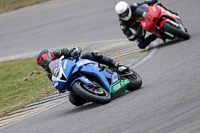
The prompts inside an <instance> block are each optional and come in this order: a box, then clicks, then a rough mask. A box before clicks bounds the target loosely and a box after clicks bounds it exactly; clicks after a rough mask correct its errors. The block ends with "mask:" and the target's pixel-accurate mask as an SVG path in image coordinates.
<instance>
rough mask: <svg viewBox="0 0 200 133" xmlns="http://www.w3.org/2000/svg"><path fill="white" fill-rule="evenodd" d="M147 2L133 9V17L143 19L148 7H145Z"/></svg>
mask: <svg viewBox="0 0 200 133" xmlns="http://www.w3.org/2000/svg"><path fill="white" fill-rule="evenodd" d="M146 5H147V4H142V5H140V6H139V7H138V8H136V10H135V19H136V20H144V19H145V16H146V14H147V12H149V9H148V8H147V7H146Z"/></svg>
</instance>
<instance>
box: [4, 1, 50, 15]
mask: <svg viewBox="0 0 200 133" xmlns="http://www.w3.org/2000/svg"><path fill="white" fill-rule="evenodd" d="M45 1H49V0H0V13H4V12H8V11H12V10H16V9H19V8H22V7H26V6H30V5H34V4H39V3H42V2H45Z"/></svg>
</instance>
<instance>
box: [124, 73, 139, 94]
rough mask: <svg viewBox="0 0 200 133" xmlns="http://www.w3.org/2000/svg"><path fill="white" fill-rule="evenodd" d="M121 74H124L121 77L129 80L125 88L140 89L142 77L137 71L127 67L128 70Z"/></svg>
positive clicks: (130, 89)
mask: <svg viewBox="0 0 200 133" xmlns="http://www.w3.org/2000/svg"><path fill="white" fill-rule="evenodd" d="M123 75H124V76H122V77H123V78H126V79H128V80H129V81H130V83H129V85H128V87H127V90H129V91H134V90H138V89H140V87H141V86H142V78H141V77H140V75H139V74H138V73H136V72H135V71H133V70H131V69H129V71H128V72H126V73H125V74H123Z"/></svg>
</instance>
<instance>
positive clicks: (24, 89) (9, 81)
mask: <svg viewBox="0 0 200 133" xmlns="http://www.w3.org/2000/svg"><path fill="white" fill-rule="evenodd" d="M52 92H55V89H54V88H53V85H52V82H51V81H50V80H49V79H48V77H47V76H46V72H44V71H43V70H42V69H41V68H39V67H38V66H37V64H36V61H35V59H26V60H18V61H12V62H6V63H0V117H2V116H5V115H7V114H8V113H9V112H11V111H14V110H18V109H21V108H23V107H24V106H25V105H27V104H30V103H32V102H36V101H38V100H39V99H40V98H42V97H44V96H46V95H48V94H50V93H51V94H52Z"/></svg>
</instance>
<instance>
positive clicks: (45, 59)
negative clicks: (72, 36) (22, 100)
mask: <svg viewBox="0 0 200 133" xmlns="http://www.w3.org/2000/svg"><path fill="white" fill-rule="evenodd" d="M81 51H82V49H81V48H80V47H75V48H73V49H67V48H63V49H58V50H56V51H54V52H51V51H50V50H48V49H44V50H42V51H40V52H39V53H38V55H37V57H36V61H37V64H38V65H39V66H40V67H41V68H42V69H43V70H45V71H46V72H47V76H48V78H49V79H50V80H51V79H52V74H51V71H50V70H49V64H50V62H51V61H53V60H56V59H58V58H60V57H61V56H64V58H65V59H68V58H70V57H73V58H74V59H75V58H77V57H79V56H80V55H81ZM81 58H82V59H89V60H93V61H96V62H98V63H101V64H105V65H107V66H109V67H113V68H117V69H118V71H125V70H126V69H128V67H126V66H122V65H119V62H117V61H114V60H113V59H111V58H108V57H106V56H103V55H102V54H100V53H99V52H87V53H84V54H83V55H82V56H81ZM65 91H66V90H62V91H60V93H64V92H65ZM69 101H70V102H71V103H72V104H74V105H76V106H81V105H83V104H84V103H86V102H87V101H86V100H84V99H82V98H81V97H79V96H77V95H75V94H73V93H71V92H70V93H69Z"/></svg>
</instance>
